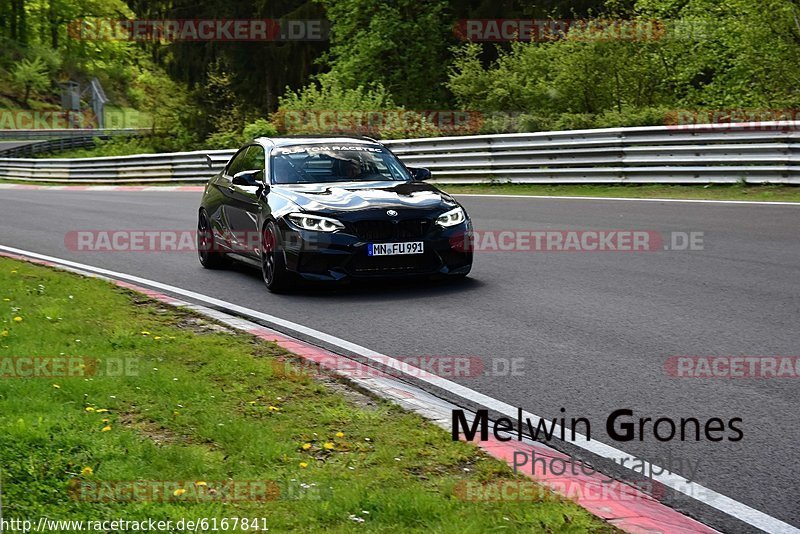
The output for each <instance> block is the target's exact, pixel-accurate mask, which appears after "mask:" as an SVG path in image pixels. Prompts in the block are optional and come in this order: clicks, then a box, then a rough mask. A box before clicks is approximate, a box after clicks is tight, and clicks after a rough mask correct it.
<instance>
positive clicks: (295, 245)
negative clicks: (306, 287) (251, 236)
mask: <svg viewBox="0 0 800 534" xmlns="http://www.w3.org/2000/svg"><path fill="white" fill-rule="evenodd" d="M279 228H280V231H281V234H282V235H281V241H282V243H283V249H284V252H285V254H286V267H287V269H289V270H290V271H293V272H295V273H297V274H298V275H300V276H301V277H302V278H304V279H306V280H318V281H337V280H344V279H348V278H385V277H409V276H426V275H435V274H442V275H458V274H465V273H468V272H469V270H470V269H471V267H472V250H471V247H470V246H469V242H468V239H469V236H471V234H472V226H471V223H470V221H469V220H467V221H466V222H465V223H463V224H460V225H458V226H454V227H452V228H439V227H436V226H434V227H432V228H431V229H430V230H429V231H428V232H426V233H425V234H424V235H421V236H419V237H414V238H390V239H373V240H367V239H364V238H360V237H358V236H357V235H355V233H351V232H350V231H348V230H344V231H339V232H334V233H326V232H315V231H309V230H300V229H297V228H296V227H295V226H294V225H291V224H290V223H287V222H286V221H283V220H281V221H280V222H279ZM408 241H422V242H423V243H424V250H425V252H424V253H422V254H404V255H393V256H369V255H368V254H367V246H368V244H369V243H387V242H408Z"/></svg>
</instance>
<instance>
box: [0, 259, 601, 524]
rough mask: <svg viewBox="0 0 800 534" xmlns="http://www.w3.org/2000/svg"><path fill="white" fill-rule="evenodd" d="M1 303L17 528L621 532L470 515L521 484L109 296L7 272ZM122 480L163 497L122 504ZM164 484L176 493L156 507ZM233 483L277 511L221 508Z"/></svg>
mask: <svg viewBox="0 0 800 534" xmlns="http://www.w3.org/2000/svg"><path fill="white" fill-rule="evenodd" d="M0 288H1V289H0V293H1V294H0V299H2V300H0V469H2V479H3V514H4V517H5V518H6V519H9V518H18V519H29V520H33V521H37V520H38V518H39V517H41V516H46V517H48V518H51V519H73V520H80V519H82V520H102V519H114V518H122V519H126V520H141V519H145V518H153V519H157V520H169V519H171V520H174V521H178V520H180V519H181V518H189V519H195V518H196V519H200V518H209V519H210V518H217V519H218V520H221V519H222V518H226V517H227V518H232V517H239V518H265V519H264V520H263V523H259V526H260V527H263V526H266V527H268V528H269V529H270V530H271V531H273V532H286V531H307V532H308V531H321V530H324V531H328V532H350V531H363V530H365V529H366V530H367V531H380V532H397V531H419V532H431V531H432V532H459V533H463V532H487V531H500V530H502V531H504V532H505V531H526V532H531V531H542V532H545V531H548V532H555V531H557V532H564V531H569V532H611V531H613V528H612V527H610V526H609V525H607V524H605V523H603V522H601V521H600V520H598V519H596V518H594V517H593V516H591V515H590V514H588V513H587V512H586V511H585V510H583V509H582V508H580V507H578V506H577V505H575V504H574V503H572V502H570V501H565V500H562V499H560V498H558V497H555V496H553V495H551V494H549V493H546V492H545V493H544V494H543V495H536V498H534V499H531V500H527V501H524V502H519V501H517V502H514V501H505V502H504V501H481V502H473V501H468V500H464V499H463V498H459V497H458V495H459V492H458V487H459V485H460V484H464V483H465V482H467V481H470V482H478V483H480V482H488V481H498V480H512V479H513V478H514V475H513V473H512V472H511V471H510V470H509V468H508V467H507V466H506V465H505V464H503V463H501V462H499V461H496V460H494V459H491V458H489V457H487V456H485V455H484V454H482V453H481V452H480V451H479V450H478V449H476V448H475V447H473V446H472V445H468V444H465V443H453V442H451V441H450V439H449V436H448V435H447V433H446V432H444V431H443V430H441V429H439V428H438V427H435V426H433V425H431V424H429V423H428V422H426V421H424V420H422V419H421V418H420V417H418V416H416V415H413V414H409V413H406V412H403V411H401V410H400V409H398V408H396V407H394V406H392V405H390V404H388V403H384V402H382V401H378V400H375V399H372V398H369V397H366V396H364V395H361V394H359V393H356V392H354V391H353V390H351V389H349V388H346V387H344V386H343V385H342V384H341V383H340V382H337V381H335V380H333V379H332V378H330V377H325V376H318V375H317V374H316V373H315V376H313V377H312V376H309V375H308V374H303V373H301V372H300V371H299V370H298V371H297V372H292V373H288V374H287V373H285V372H281V373H278V372H275V370H276V369H285V365H292V364H291V361H292V360H291V356H290V355H289V354H287V353H285V352H284V351H283V350H282V349H280V348H278V347H277V346H275V345H273V344H270V343H266V342H263V341H260V340H258V339H255V338H251V337H249V336H245V335H234V334H233V333H231V332H229V331H227V330H225V329H224V328H222V327H219V326H217V325H214V324H213V323H208V322H205V321H203V320H202V319H199V318H197V317H195V316H193V315H190V314H188V313H185V312H182V311H179V310H174V309H172V308H168V307H164V306H163V305H161V304H160V303H157V302H154V301H152V300H149V299H147V298H145V297H142V296H140V295H137V294H133V293H130V292H127V291H125V290H122V289H120V288H117V287H115V286H113V285H111V284H109V283H107V282H104V281H100V280H94V279H87V278H82V277H79V276H75V275H72V274H69V273H64V272H59V271H54V270H51V269H49V268H45V267H41V266H36V265H30V264H26V263H21V262H17V261H13V260H9V259H5V258H0ZM24 356H45V357H59V356H61V357H82V358H88V359H89V360H87V362H89V363H88V364H87V367H85V368H84V369H83V372H84V373H85V374H86V376H71V377H64V376H63V375H62V376H49V377H29V378H9V375H10V374H13V373H15V372H16V371H14V369H16V367H9V362H16V361H17V360H12V358H13V357H17V358H19V357H24ZM14 365H15V366H16V365H17V364H16V363H14ZM92 369H94V370H96V372H95V373H94V374H92V373H90V372H89V371H91V370H92ZM124 481H143V482H140V486H139V487H140V488H141V487H145V488H148V489H149V490H152V491H151V492H150V493H144V492H140V493H136V494H133V493H130V492H128V493H125V490H124V488H125V487H126V486H125V485H124V483H123V482H124ZM146 481H151V482H146ZM155 481H159V482H158V484H162V483H164V486H163V487H165V488H168V489H167V490H165V491H163V493H157V490H156V489H154V488H161V487H162V486H159V485H157V484H156V482H155ZM177 481H183V482H181V485H179V486H172V485H167V484H169V483H171V482H177ZM186 481H189V482H186ZM219 481H228V482H231V481H239V482H244V481H268V487H270V488H278V490H279V493H275V492H272V491H270V492H267V493H268V494H269V495H272V496H273V497H274V499H273V500H270V501H268V502H253V501H250V500H248V499H244V500H242V499H230V498H225V499H223V498H221V497H220V496H221V495H223V494H225V492H223V491H220V492H219V493H218V494H217V495H216V496H212V495H211V493H209V492H210V491H211V490H210V489H209V488H211V487H212V486H214V488H216V487H219V488H221V489H222V488H224V486H222V485H219V484H218V482H219ZM198 482H200V484H198ZM141 484H144V486H142V485H141ZM147 484H150V485H149V486H148V485H147ZM98 487H99V488H103V489H102V491H100V492H97V491H96V488H98ZM173 487H177V488H178V489H181V488H182V489H186V488H188V490H187V492H186V493H183V492H180V491H171V489H172V488H173ZM247 487H248V488H250V492H249V493H248V492H245V493H244V494H245V495H248V496H249V495H254V493H253V491H252V490H253V486H252V485H250V486H247ZM87 488H90V489H89V490H87ZM214 488H211V489H214ZM153 492H156V493H153ZM154 494H155V495H160V497H158V498H155V499H153V498H150V497H148V495H154ZM133 495H135V496H136V497H137V498H134V499H132V500H131V499H130V498H131V496H133ZM76 496H77V498H76ZM87 496H88V498H89V499H100V500H101V501H103V502H87V500H86V499H87ZM262 496H263V494H262ZM126 497H127V499H128V500H125V499H126ZM229 526H230V525H229ZM208 530H211V529H210V528H209V529H208ZM231 530H232V529H231ZM64 531H66V530H64ZM200 531H203V529H201V530H200ZM239 531H241V529H240V530H239Z"/></svg>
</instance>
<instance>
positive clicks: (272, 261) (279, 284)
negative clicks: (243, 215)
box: [261, 221, 291, 293]
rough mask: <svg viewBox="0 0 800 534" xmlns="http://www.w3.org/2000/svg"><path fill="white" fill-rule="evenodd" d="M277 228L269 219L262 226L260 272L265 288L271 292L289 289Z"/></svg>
mask: <svg viewBox="0 0 800 534" xmlns="http://www.w3.org/2000/svg"><path fill="white" fill-rule="evenodd" d="M278 235H279V234H278V229H277V227H276V226H275V223H274V222H272V221H270V222H269V223H267V226H265V227H264V236H263V243H262V247H261V249H262V250H261V273H262V274H263V276H264V283H265V284H267V289H269V290H270V291H271V292H273V293H282V292H285V291H287V290H288V289H289V287H290V282H291V273H290V272H289V271H287V270H286V257H285V256H284V255H283V248H282V247H281V245H280V240H279V239H278Z"/></svg>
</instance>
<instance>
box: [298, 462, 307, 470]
mask: <svg viewBox="0 0 800 534" xmlns="http://www.w3.org/2000/svg"><path fill="white" fill-rule="evenodd" d="M306 467H308V464H307V463H306V462H300V468H301V469H305V468H306Z"/></svg>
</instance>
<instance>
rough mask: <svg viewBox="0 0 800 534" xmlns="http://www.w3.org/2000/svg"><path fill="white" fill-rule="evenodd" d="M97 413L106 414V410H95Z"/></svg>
mask: <svg viewBox="0 0 800 534" xmlns="http://www.w3.org/2000/svg"><path fill="white" fill-rule="evenodd" d="M95 412H97V413H107V412H108V410H107V409H106V408H100V409H99V410H95Z"/></svg>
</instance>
